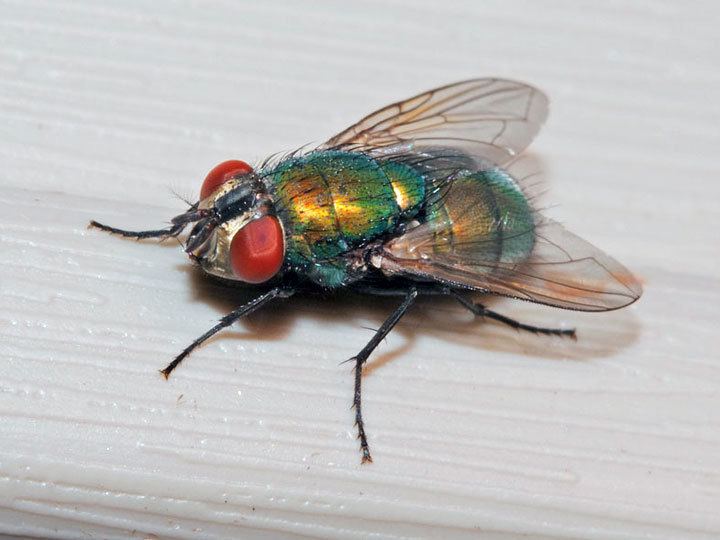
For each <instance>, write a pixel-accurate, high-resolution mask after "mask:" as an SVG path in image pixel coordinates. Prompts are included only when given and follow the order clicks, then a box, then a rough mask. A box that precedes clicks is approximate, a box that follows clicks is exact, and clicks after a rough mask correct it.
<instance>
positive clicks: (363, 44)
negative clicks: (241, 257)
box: [0, 0, 720, 540]
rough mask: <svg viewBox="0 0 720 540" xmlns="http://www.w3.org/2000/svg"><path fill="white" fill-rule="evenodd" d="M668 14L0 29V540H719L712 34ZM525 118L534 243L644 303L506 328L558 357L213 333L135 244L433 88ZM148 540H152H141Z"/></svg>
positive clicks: (695, 19)
mask: <svg viewBox="0 0 720 540" xmlns="http://www.w3.org/2000/svg"><path fill="white" fill-rule="evenodd" d="M693 5H694V7H692V8H691V7H688V6H686V5H685V4H682V3H679V2H671V1H660V2H617V3H609V4H608V3H601V2H571V1H569V0H568V1H566V2H549V3H546V2H519V3H511V4H509V3H507V2H504V1H499V0H498V1H496V2H482V3H475V2H469V1H468V2H457V3H450V4H447V3H446V4H443V5H441V4H438V3H437V2H427V1H412V2H411V1H398V2H393V3H389V4H388V3H386V2H362V3H352V4H348V3H342V4H340V3H333V2H329V1H328V2H317V3H307V4H306V3H300V2H289V1H288V2H273V3H262V4H261V3H250V2H247V3H235V2H224V3H215V4H213V5H210V4H203V3H196V2H191V1H180V2H167V1H160V2H153V3H147V2H140V1H120V0H111V1H107V2H102V3H96V2H89V1H86V0H77V1H62V2H52V1H49V0H27V1H25V0H23V1H19V0H16V1H12V0H0V143H1V144H0V164H2V167H0V184H1V185H2V188H3V189H2V192H1V193H0V201H1V203H0V204H1V205H2V208H3V211H2V212H1V213H0V375H1V376H0V422H1V426H0V534H3V535H6V537H13V536H21V537H43V538H45V537H49V538H83V537H92V538H113V539H114V538H145V537H150V538H155V537H157V538H207V539H221V538H250V539H261V538H309V537H313V538H316V537H317V538H347V539H351V538H369V537H372V538H378V539H401V538H403V539H404V538H459V539H462V538H487V539H497V540H500V539H502V540H507V539H513V538H540V539H551V538H553V539H554V538H562V539H587V540H599V539H602V540H605V539H608V540H609V539H613V540H618V539H628V540H637V539H640V538H643V539H653V540H655V539H658V540H659V539H673V540H674V539H678V538H683V539H705V538H707V539H710V538H717V537H718V536H720V514H718V508H720V452H718V443H720V355H718V352H717V351H718V347H717V343H716V341H717V340H716V337H717V321H718V320H720V277H718V276H719V274H718V262H720V243H719V242H718V239H717V236H718V235H717V232H716V229H717V221H718V216H720V202H719V201H720V182H718V177H719V175H720V162H719V161H718V158H717V149H718V148H719V147H720V134H719V133H718V129H717V126H718V125H719V124H720V101H718V100H717V99H716V97H717V96H718V95H720V74H718V70H717V67H718V65H719V64H718V63H719V61H720V52H719V49H718V48H717V40H716V28H717V22H718V15H719V14H720V12H719V11H718V7H717V4H716V3H713V2H709V1H708V2H704V3H703V2H697V3H695V4H693ZM486 75H498V76H505V77H511V78H514V79H519V80H525V81H528V82H532V83H533V84H536V85H537V86H539V87H540V88H543V89H544V90H545V91H546V92H547V93H548V94H549V95H550V97H551V99H552V101H553V110H552V114H551V118H550V121H549V122H548V124H547V125H546V126H545V128H544V130H543V132H542V134H541V135H540V137H539V139H538V140H537V141H536V143H535V144H533V146H532V151H533V153H534V155H535V156H536V157H537V158H538V159H539V160H541V161H542V163H543V166H544V168H545V169H546V170H547V171H548V175H547V176H548V184H547V187H548V191H549V193H548V195H547V197H546V202H547V204H548V205H549V206H551V208H550V210H549V213H550V214H551V215H552V216H553V217H555V218H557V219H560V220H562V221H563V222H564V223H565V224H566V225H567V226H568V227H569V228H570V229H571V230H573V231H575V232H577V233H578V234H580V235H582V236H584V237H586V238H587V239H589V240H591V241H592V242H594V243H596V244H597V245H599V246H601V247H602V248H604V249H606V250H607V251H608V252H610V253H612V254H613V255H614V256H616V257H617V258H618V259H620V260H621V261H623V262H624V263H626V264H627V265H628V266H629V267H630V268H632V269H634V270H635V271H636V272H637V273H638V274H639V275H640V276H642V278H643V280H644V282H645V287H646V292H645V295H644V297H643V298H642V299H641V301H640V302H639V303H637V304H636V305H635V306H633V307H632V308H630V309H627V310H623V311H619V312H615V313H608V314H600V315H591V314H590V315H588V314H577V313H572V312H564V311H559V310H551V309H544V308H539V307H535V306H531V305H528V304H523V303H519V302H511V301H507V300H497V301H494V302H493V306H494V307H495V308H496V309H497V310H499V311H502V312H504V313H507V314H511V315H513V316H515V317H517V318H520V319H522V320H524V321H527V322H535V323H538V324H545V325H565V326H568V327H569V326H577V328H578V335H579V340H578V342H577V343H575V342H571V341H561V340H558V339H550V338H538V337H535V336H527V335H522V334H516V333H514V332H513V331H511V330H509V329H505V328H502V327H498V326H496V325H493V324H490V323H488V324H483V323H482V322H479V321H473V320H472V319H471V318H469V317H468V316H467V315H466V314H464V313H462V312H461V311H460V310H459V309H458V308H456V307H455V306H454V305H453V304H451V303H445V302H441V303H434V302H433V303H429V302H426V301H424V302H421V303H420V304H419V305H418V306H417V307H416V308H414V309H413V311H412V313H411V315H410V316H408V318H407V319H404V320H403V321H402V322H401V324H400V325H399V327H398V329H397V330H396V331H395V332H393V333H392V334H391V335H390V336H389V337H388V339H387V340H386V342H385V343H384V344H383V345H382V346H381V347H380V349H379V352H378V353H377V354H376V355H375V357H374V359H373V362H372V365H371V367H370V368H369V369H368V373H367V375H366V378H365V383H364V392H365V394H364V395H365V407H364V409H365V417H366V421H367V429H368V431H369V435H370V444H371V446H372V449H373V452H374V458H375V463H374V464H372V465H370V466H360V455H359V452H358V445H357V442H356V441H355V439H354V436H355V433H354V430H353V426H352V421H353V416H352V411H350V410H349V405H350V402H351V392H352V377H351V372H350V369H349V368H348V366H347V365H340V362H341V361H342V360H345V359H346V358H349V357H350V356H352V355H353V354H355V353H356V352H357V351H358V350H359V349H360V348H361V347H362V346H363V345H364V343H365V342H366V340H367V339H368V338H369V336H370V335H371V329H372V328H374V327H377V325H378V324H380V321H381V320H382V319H383V317H384V316H386V314H387V313H388V312H389V311H390V310H391V309H392V308H393V302H386V301H381V302H378V301H375V300H374V301H372V302H368V301H366V300H364V299H363V298H359V297H351V296H347V297H341V298H294V299H291V300H289V301H287V302H285V303H284V304H278V305H277V306H275V307H272V308H270V309H267V310H265V311H263V312H261V313H257V314H256V315H255V316H253V317H252V318H251V319H250V320H248V321H246V322H245V323H244V324H242V325H238V326H237V327H235V328H233V329H232V330H231V331H228V332H225V333H224V334H222V335H221V336H219V337H217V338H215V339H213V340H212V341H211V342H209V343H208V344H207V346H205V347H204V348H203V349H202V350H200V351H198V352H197V353H196V354H194V355H193V356H192V357H191V358H190V359H189V360H188V361H187V362H186V363H185V364H183V366H182V367H181V368H180V369H178V371H177V372H176V374H175V375H174V377H173V378H171V380H170V381H169V382H167V383H166V382H164V381H163V380H162V378H161V377H160V375H159V374H158V373H157V370H158V369H160V368H161V367H163V366H164V365H165V363H166V362H167V361H168V360H169V359H171V358H172V357H173V356H174V355H175V354H176V353H177V352H178V351H179V350H181V349H182V348H183V347H184V346H185V345H186V344H187V343H188V342H189V341H190V340H191V339H192V338H194V337H196V336H197V335H199V334H200V333H201V332H203V331H204V330H205V329H206V328H208V327H209V326H210V325H211V324H213V322H214V321H215V320H216V319H217V318H218V317H220V316H221V315H223V314H224V313H226V312H227V311H229V310H230V309H232V308H233V307H234V306H236V305H237V303H238V302H239V301H241V299H242V298H243V297H244V296H245V293H243V292H242V291H235V290H228V289H225V288H223V287H220V286H219V285H216V284H214V283H212V282H209V281H207V280H205V279H202V277H201V276H199V275H198V274H197V273H196V272H195V271H194V270H193V269H192V267H191V265H190V264H189V262H188V261H187V259H186V258H185V257H184V255H183V253H182V252H181V250H180V249H179V247H178V246H177V245H173V244H172V243H171V242H168V243H167V244H165V245H162V246H158V245H157V244H155V243H153V242H132V241H121V240H119V239H115V238H109V237H107V236H105V235H103V234H101V233H99V232H97V231H87V230H86V229H85V225H86V223H87V221H88V220H89V219H91V218H96V219H101V220H104V221H106V222H108V223H112V224H114V225H117V226H126V227H129V228H134V227H155V226H158V225H160V224H162V223H163V222H164V221H165V220H166V219H167V218H169V217H170V216H172V215H174V214H175V213H176V212H177V211H178V210H179V209H181V208H182V206H183V203H182V202H181V201H179V200H178V199H177V198H175V197H174V196H173V195H172V194H171V189H174V190H176V191H177V192H178V193H180V194H182V195H187V196H190V197H193V196H194V194H195V193H196V191H197V190H198V189H199V185H200V180H201V178H202V177H203V176H204V174H205V172H206V170H208V169H209V168H210V167H211V166H213V165H214V164H215V163H216V162H219V161H221V160H224V159H228V158H240V159H246V160H253V159H260V158H262V157H264V156H265V155H267V154H269V153H271V152H275V151H279V150H288V149H292V148H294V147H296V146H299V145H301V144H304V143H307V142H311V141H315V142H320V141H322V140H323V139H324V138H326V137H328V136H330V135H331V134H333V133H335V132H337V131H338V130H340V129H342V128H344V127H345V126H346V125H347V124H349V123H350V122H352V121H354V120H355V119H357V118H359V117H360V116H362V115H363V114H365V113H367V112H369V111H371V110H373V109H374V108H376V107H379V106H381V105H384V104H386V103H389V102H391V101H394V100H396V99H400V98H403V97H407V96H409V95H412V94H414V93H417V92H418V91H421V90H425V89H428V88H430V87H433V86H435V85H438V84H442V83H447V82H451V81H455V80H460V79H463V78H467V77H470V76H486ZM153 535H154V536H153Z"/></svg>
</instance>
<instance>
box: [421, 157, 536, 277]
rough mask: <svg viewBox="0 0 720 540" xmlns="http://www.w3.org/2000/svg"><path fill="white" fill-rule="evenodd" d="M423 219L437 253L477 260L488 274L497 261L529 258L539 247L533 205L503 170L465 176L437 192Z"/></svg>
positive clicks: (517, 260) (512, 261) (478, 172)
mask: <svg viewBox="0 0 720 540" xmlns="http://www.w3.org/2000/svg"><path fill="white" fill-rule="evenodd" d="M425 221H426V223H427V224H428V225H429V226H431V227H433V229H434V240H433V250H434V252H436V253H438V254H443V255H448V254H457V255H459V256H461V257H462V258H463V260H475V261H478V263H482V264H483V265H484V266H483V267H484V268H485V269H486V270H487V271H488V272H491V271H493V264H494V263H503V264H514V263H519V262H522V261H524V260H526V259H527V258H528V257H529V256H530V254H531V252H532V249H533V246H534V243H535V220H534V215H533V212H532V209H531V207H530V204H529V203H528V201H527V198H526V197H525V195H524V193H523V192H522V190H521V189H520V188H519V186H518V185H517V183H516V182H515V181H514V180H513V179H512V177H511V176H510V175H509V174H508V173H506V172H505V171H503V170H502V169H499V168H492V169H488V170H483V171H476V172H472V173H467V174H466V175H464V176H461V177H459V178H457V179H455V180H454V181H453V182H452V183H451V184H449V185H448V186H446V187H445V189H442V188H441V189H439V190H438V191H437V193H436V194H434V195H433V196H432V197H431V200H430V201H429V202H428V207H427V212H426V215H425ZM485 265H486V266H485Z"/></svg>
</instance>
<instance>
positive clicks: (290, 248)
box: [269, 151, 425, 285]
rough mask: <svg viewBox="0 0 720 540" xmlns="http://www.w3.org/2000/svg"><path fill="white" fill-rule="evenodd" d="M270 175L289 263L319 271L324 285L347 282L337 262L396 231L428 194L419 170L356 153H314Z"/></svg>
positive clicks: (291, 160)
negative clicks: (402, 220) (283, 227)
mask: <svg viewBox="0 0 720 540" xmlns="http://www.w3.org/2000/svg"><path fill="white" fill-rule="evenodd" d="M269 175H270V177H271V181H270V183H271V185H272V190H273V191H274V193H273V195H274V200H275V207H276V211H277V212H278V215H280V216H281V218H282V219H283V221H284V223H285V227H286V229H287V231H286V235H287V237H288V245H287V258H288V259H289V262H290V263H291V264H294V265H299V266H301V267H304V268H306V269H308V271H310V270H312V271H315V272H320V273H321V274H323V276H321V277H320V278H318V280H320V281H323V284H326V285H332V284H334V283H335V282H338V281H342V279H343V275H342V273H343V272H344V270H343V269H342V266H343V265H342V264H341V262H338V261H335V260H333V259H335V258H337V257H339V256H341V255H342V254H343V253H346V252H347V251H349V250H352V249H355V248H358V247H360V246H362V245H363V244H364V243H367V242H369V241H370V240H372V239H374V238H377V237H378V236H380V235H382V234H385V233H386V232H388V231H391V230H393V229H394V228H395V227H396V226H397V224H398V222H399V220H400V218H402V217H405V216H411V215H413V214H414V213H415V212H417V210H418V208H419V207H420V206H421V205H422V202H423V199H424V194H425V181H424V178H423V176H422V175H421V174H420V173H419V172H417V171H415V170H413V169H412V168H410V167H408V166H406V165H403V164H401V163H390V162H387V163H379V162H378V161H376V160H374V159H372V158H370V157H368V156H366V155H364V154H360V153H354V152H342V151H319V152H313V153H311V154H308V155H306V156H301V157H297V158H291V159H288V160H286V161H284V162H282V163H281V164H280V165H279V166H278V167H276V168H275V169H274V170H273V171H271V172H270V173H269ZM338 272H339V273H338ZM328 273H329V274H332V275H325V274H328ZM311 277H312V276H311Z"/></svg>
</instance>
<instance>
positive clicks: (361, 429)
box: [348, 287, 418, 463]
mask: <svg viewBox="0 0 720 540" xmlns="http://www.w3.org/2000/svg"><path fill="white" fill-rule="evenodd" d="M417 295H418V292H417V289H416V288H415V287H411V288H410V289H409V290H407V291H406V292H405V299H404V300H403V302H402V304H400V305H399V306H398V308H397V309H396V310H395V311H394V312H393V314H392V315H390V317H388V318H387V319H386V320H385V322H384V323H383V324H382V326H381V327H380V328H379V329H378V330H377V331H376V332H375V335H374V336H373V337H372V339H371V340H370V341H369V342H368V344H367V345H365V347H364V348H363V350H362V351H360V352H359V353H358V354H357V356H354V357H353V358H350V360H348V362H355V395H354V398H353V407H354V408H355V425H356V426H357V429H358V438H359V439H360V450H361V451H362V463H367V462H372V457H370V447H369V446H368V442H367V437H366V436H365V424H364V423H363V418H362V403H361V384H362V368H363V364H364V363H365V362H366V361H367V359H368V357H369V356H370V354H372V352H373V351H374V350H375V348H376V347H377V346H378V345H379V344H380V342H381V341H382V340H383V339H385V336H387V335H388V334H389V333H390V331H391V330H392V329H393V327H394V326H395V325H396V324H397V323H398V321H399V320H400V319H401V318H402V316H403V315H405V312H406V311H407V310H408V309H409V308H410V306H411V305H412V304H413V302H415V299H416V298H417Z"/></svg>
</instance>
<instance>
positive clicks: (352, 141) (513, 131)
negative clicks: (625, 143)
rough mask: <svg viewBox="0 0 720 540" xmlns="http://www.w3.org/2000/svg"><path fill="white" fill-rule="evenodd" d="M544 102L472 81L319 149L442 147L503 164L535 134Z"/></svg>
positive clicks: (530, 92) (372, 119) (421, 98)
mask: <svg viewBox="0 0 720 540" xmlns="http://www.w3.org/2000/svg"><path fill="white" fill-rule="evenodd" d="M547 112H548V99H547V97H546V96H545V95H544V94H543V93H542V92H541V91H540V90H538V89H537V88H534V87H532V86H529V85H527V84H524V83H520V82H515V81H509V80H504V79H492V78H487V79H472V80H469V81H463V82H459V83H455V84H451V85H448V86H443V87H440V88H436V89H435V90H430V91H428V92H424V93H422V94H419V95H417V96H415V97H412V98H410V99H407V100H405V101H400V102H397V103H394V104H392V105H388V106H387V107H384V108H382V109H380V110H378V111H376V112H374V113H372V114H370V115H368V116H366V117H365V118H363V119H362V120H360V121H359V122H358V123H357V124H355V125H353V126H350V127H349V128H348V129H346V130H345V131H343V132H341V133H339V134H337V135H335V136H334V137H333V138H331V139H330V140H329V141H327V143H325V145H324V146H323V148H347V149H352V150H361V151H366V152H383V151H384V152H385V153H388V152H390V153H391V152H392V147H398V150H397V151H398V152H401V151H407V150H408V148H407V146H408V145H412V148H411V149H415V148H422V147H432V146H443V147H453V148H460V149H462V150H463V151H464V152H466V153H468V154H469V155H471V156H477V157H478V158H483V159H485V160H489V161H491V162H493V163H495V164H497V165H504V164H505V163H507V162H508V161H510V160H511V159H512V158H513V157H515V156H516V155H517V154H519V153H520V152H522V151H523V150H524V149H525V147H527V145H528V144H530V142H531V141H532V139H533V138H534V137H535V135H536V134H537V132H538V130H539V129H540V126H541V125H542V124H543V122H544V121H545V118H546V117H547Z"/></svg>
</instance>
